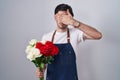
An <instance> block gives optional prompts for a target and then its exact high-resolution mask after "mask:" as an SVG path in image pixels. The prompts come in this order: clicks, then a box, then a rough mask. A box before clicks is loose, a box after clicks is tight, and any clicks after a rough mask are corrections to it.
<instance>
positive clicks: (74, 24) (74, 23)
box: [73, 20, 81, 28]
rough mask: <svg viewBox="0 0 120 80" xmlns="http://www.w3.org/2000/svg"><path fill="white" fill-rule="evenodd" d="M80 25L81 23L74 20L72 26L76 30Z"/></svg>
mask: <svg viewBox="0 0 120 80" xmlns="http://www.w3.org/2000/svg"><path fill="white" fill-rule="evenodd" d="M80 25H81V23H80V22H79V21H77V20H74V22H73V26H74V27H75V28H78V27H79V26H80Z"/></svg>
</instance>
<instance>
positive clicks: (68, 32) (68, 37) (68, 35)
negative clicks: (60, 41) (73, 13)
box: [51, 28, 70, 43]
mask: <svg viewBox="0 0 120 80" xmlns="http://www.w3.org/2000/svg"><path fill="white" fill-rule="evenodd" d="M55 34H56V30H55V31H54V33H53V35H52V40H51V41H52V42H53V41H54V37H55ZM67 42H68V43H70V31H69V28H67Z"/></svg>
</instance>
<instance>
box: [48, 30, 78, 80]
mask: <svg viewBox="0 0 120 80" xmlns="http://www.w3.org/2000/svg"><path fill="white" fill-rule="evenodd" d="M55 33H56V31H55V32H54V34H53V36H52V42H53V40H54V36H55ZM67 41H68V43H64V44H55V45H56V46H58V48H59V53H58V55H56V56H54V61H53V62H52V63H51V64H48V67H47V76H46V80H78V76H77V68H76V56H75V52H74V50H73V47H72V45H71V44H70V33H69V29H68V30H67Z"/></svg>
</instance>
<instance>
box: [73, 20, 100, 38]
mask: <svg viewBox="0 0 120 80" xmlns="http://www.w3.org/2000/svg"><path fill="white" fill-rule="evenodd" d="M72 26H74V27H75V28H78V29H80V30H81V31H83V32H84V33H85V34H86V35H88V36H89V37H91V38H92V39H100V38H101V37H102V34H101V33H100V32H99V31H98V30H96V29H95V28H93V27H91V26H89V25H86V24H84V23H82V22H80V21H77V20H74V21H73V23H72Z"/></svg>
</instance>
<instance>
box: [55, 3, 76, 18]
mask: <svg viewBox="0 0 120 80" xmlns="http://www.w3.org/2000/svg"><path fill="white" fill-rule="evenodd" d="M67 9H69V12H70V14H71V15H72V16H74V14H73V11H72V8H71V6H69V5H68V4H59V5H57V7H56V8H55V12H54V14H56V13H58V11H67Z"/></svg>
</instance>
